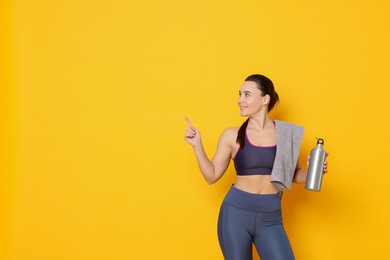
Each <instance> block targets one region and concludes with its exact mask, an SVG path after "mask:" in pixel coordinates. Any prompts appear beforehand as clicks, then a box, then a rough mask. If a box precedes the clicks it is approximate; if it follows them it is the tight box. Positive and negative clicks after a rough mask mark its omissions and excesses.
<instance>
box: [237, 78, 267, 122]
mask: <svg viewBox="0 0 390 260" xmlns="http://www.w3.org/2000/svg"><path fill="white" fill-rule="evenodd" d="M238 93H239V98H238V101H237V102H238V106H239V107H240V115H241V116H252V115H254V114H256V113H258V112H260V111H261V109H262V108H264V105H265V101H266V100H265V99H266V97H267V96H268V95H266V96H264V97H263V96H262V93H261V91H260V89H259V88H258V87H257V84H256V83H255V82H253V81H245V82H244V83H243V84H242V86H241V88H240V91H239V92H238ZM265 109H266V108H265Z"/></svg>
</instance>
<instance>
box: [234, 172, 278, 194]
mask: <svg viewBox="0 0 390 260" xmlns="http://www.w3.org/2000/svg"><path fill="white" fill-rule="evenodd" d="M234 186H235V187H236V188H237V189H239V190H243V191H246V192H249V193H255V194H276V193H278V192H279V189H278V188H276V187H275V186H274V185H273V184H272V183H271V176H270V175H245V176H243V175H237V177H236V182H235V184H234Z"/></svg>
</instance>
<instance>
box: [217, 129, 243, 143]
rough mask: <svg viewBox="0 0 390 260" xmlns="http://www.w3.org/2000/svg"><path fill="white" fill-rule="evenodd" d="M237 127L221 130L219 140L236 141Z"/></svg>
mask: <svg viewBox="0 0 390 260" xmlns="http://www.w3.org/2000/svg"><path fill="white" fill-rule="evenodd" d="M238 129H240V128H239V127H228V128H225V130H223V132H222V134H221V138H224V139H228V140H236V138H237V133H238Z"/></svg>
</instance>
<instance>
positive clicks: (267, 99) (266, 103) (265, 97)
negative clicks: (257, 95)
mask: <svg viewBox="0 0 390 260" xmlns="http://www.w3.org/2000/svg"><path fill="white" fill-rule="evenodd" d="M270 101H271V97H270V96H269V95H268V94H267V95H265V96H264V97H263V104H264V105H268V104H269V102H270Z"/></svg>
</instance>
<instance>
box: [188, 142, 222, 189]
mask: <svg viewBox="0 0 390 260" xmlns="http://www.w3.org/2000/svg"><path fill="white" fill-rule="evenodd" d="M193 149H194V152H195V155H196V159H197V161H198V166H199V169H200V171H201V173H202V175H203V177H204V178H205V180H206V181H207V183H208V184H213V183H215V182H216V181H217V180H218V179H216V178H215V169H214V165H213V163H212V162H211V161H210V159H209V158H208V157H207V154H206V152H205V150H204V148H203V144H202V143H201V142H200V143H199V144H197V145H194V146H193Z"/></svg>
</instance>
